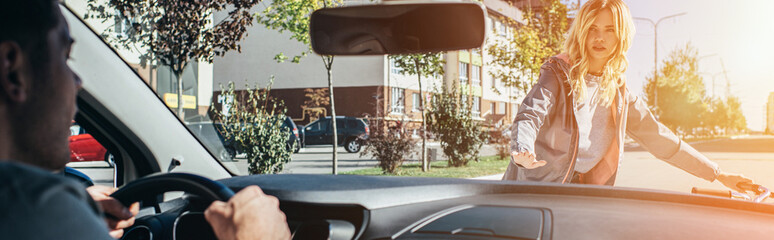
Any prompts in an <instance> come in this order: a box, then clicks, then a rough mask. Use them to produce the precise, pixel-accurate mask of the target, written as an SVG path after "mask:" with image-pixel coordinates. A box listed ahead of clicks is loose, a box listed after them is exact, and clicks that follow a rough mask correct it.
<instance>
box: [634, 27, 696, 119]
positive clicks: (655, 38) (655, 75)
mask: <svg viewBox="0 0 774 240" xmlns="http://www.w3.org/2000/svg"><path fill="white" fill-rule="evenodd" d="M685 14H687V13H686V12H681V13H678V14H674V15H669V16H666V17H662V18H659V19H658V20H657V21H655V22H654V21H653V20H651V19H650V18H640V17H635V18H634V19H636V20H643V21H648V22H649V23H650V24H651V25H653V83H654V86H655V88H654V89H653V91H654V95H655V96H654V99H653V101H654V102H653V106H654V107H655V109H658V24H659V23H661V21H663V20H665V19H668V18H673V17H677V16H682V15H685Z"/></svg>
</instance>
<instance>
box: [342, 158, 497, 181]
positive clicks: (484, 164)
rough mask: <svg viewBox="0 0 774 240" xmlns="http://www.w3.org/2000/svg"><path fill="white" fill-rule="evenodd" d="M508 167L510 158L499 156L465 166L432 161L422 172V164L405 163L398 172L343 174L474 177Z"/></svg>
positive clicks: (355, 173) (362, 171)
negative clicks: (425, 170) (452, 165)
mask: <svg viewBox="0 0 774 240" xmlns="http://www.w3.org/2000/svg"><path fill="white" fill-rule="evenodd" d="M507 167H508V159H500V158H498V157H497V156H487V157H481V161H479V162H469V163H468V165H467V166H465V167H449V166H447V163H446V161H435V162H432V163H430V171H427V172H422V166H421V165H420V164H418V163H412V164H404V165H403V166H401V167H400V168H399V169H398V171H397V173H396V174H384V173H382V169H381V168H379V167H375V168H368V169H360V170H355V171H349V172H344V173H342V174H351V175H368V176H405V177H445V178H472V177H480V176H487V175H492V174H498V173H503V172H505V169H506V168H507Z"/></svg>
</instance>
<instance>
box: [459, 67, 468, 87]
mask: <svg viewBox="0 0 774 240" xmlns="http://www.w3.org/2000/svg"><path fill="white" fill-rule="evenodd" d="M460 83H462V84H468V64H467V63H464V62H461V63H460Z"/></svg>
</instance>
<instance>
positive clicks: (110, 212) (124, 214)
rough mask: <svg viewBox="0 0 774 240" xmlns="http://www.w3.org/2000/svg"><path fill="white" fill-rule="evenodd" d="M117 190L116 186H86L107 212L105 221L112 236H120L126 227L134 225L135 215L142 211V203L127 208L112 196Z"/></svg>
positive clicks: (87, 190)
mask: <svg viewBox="0 0 774 240" xmlns="http://www.w3.org/2000/svg"><path fill="white" fill-rule="evenodd" d="M115 191H116V189H115V188H111V187H106V186H99V185H94V186H91V187H88V188H86V192H88V193H89V195H90V196H91V198H92V199H94V202H96V203H97V204H99V206H100V207H102V210H103V211H104V212H105V222H106V223H107V226H108V231H110V236H112V237H114V238H120V237H121V236H122V235H124V228H127V227H130V226H132V225H134V216H136V215H137V213H138V212H139V211H140V203H133V204H132V205H131V206H130V207H128V208H127V207H125V206H124V205H123V204H121V202H119V201H118V200H116V199H115V198H113V197H111V196H110V194H112V193H113V192H115Z"/></svg>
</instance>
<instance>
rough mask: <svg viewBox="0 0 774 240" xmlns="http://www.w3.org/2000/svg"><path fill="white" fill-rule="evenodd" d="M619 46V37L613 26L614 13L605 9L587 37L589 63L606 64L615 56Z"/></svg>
mask: <svg viewBox="0 0 774 240" xmlns="http://www.w3.org/2000/svg"><path fill="white" fill-rule="evenodd" d="M617 44H618V36H616V34H615V26H614V25H613V12H612V11H610V9H603V10H602V11H600V12H599V15H597V19H596V20H594V22H593V23H592V24H591V27H590V28H589V33H588V36H587V37H586V52H588V53H589V54H588V57H589V61H590V62H591V63H592V64H594V63H597V64H604V63H605V62H607V60H608V59H609V58H610V56H611V55H612V54H613V51H614V50H615V48H616V45H617Z"/></svg>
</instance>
